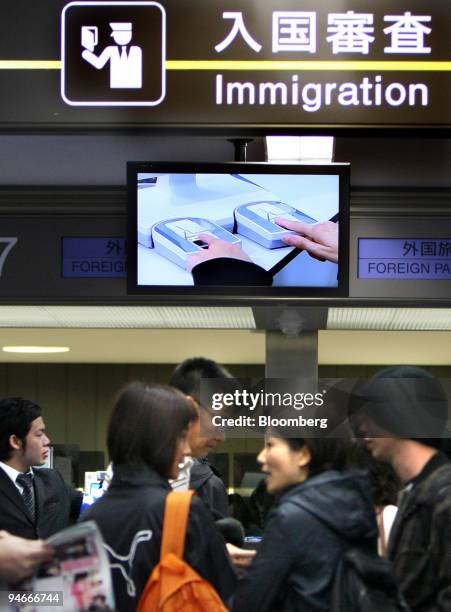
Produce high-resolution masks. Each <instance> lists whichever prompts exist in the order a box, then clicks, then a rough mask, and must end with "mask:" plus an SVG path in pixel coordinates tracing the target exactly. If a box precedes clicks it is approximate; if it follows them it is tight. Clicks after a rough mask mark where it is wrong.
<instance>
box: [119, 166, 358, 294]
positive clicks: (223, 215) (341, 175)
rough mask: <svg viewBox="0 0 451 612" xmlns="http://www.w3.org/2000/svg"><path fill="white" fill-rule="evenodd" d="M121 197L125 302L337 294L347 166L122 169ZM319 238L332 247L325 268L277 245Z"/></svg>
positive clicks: (344, 288)
mask: <svg viewBox="0 0 451 612" xmlns="http://www.w3.org/2000/svg"><path fill="white" fill-rule="evenodd" d="M127 188H128V224H129V231H128V262H129V270H128V291H129V293H138V294H152V295H154V296H160V298H167V299H168V301H169V302H171V301H172V302H173V301H175V300H177V302H178V303H182V302H184V303H187V302H190V301H193V300H195V299H196V298H197V299H198V300H197V301H199V298H200V299H201V300H202V301H205V303H211V302H212V301H216V302H222V303H226V302H228V301H230V300H235V301H236V300H237V299H238V298H243V299H244V300H246V301H247V302H248V303H251V302H253V301H255V302H259V301H261V300H268V299H269V300H271V299H280V298H303V297H310V296H333V297H342V296H346V295H347V292H348V240H349V165H348V164H321V165H304V164H289V165H286V164H284V165H282V164H270V163H246V162H242V163H240V162H238V163H223V164H218V163H200V162H198V163H191V162H129V163H128V176H127ZM284 225H289V226H290V227H284ZM293 228H295V229H296V230H297V231H295V229H293ZM321 230H323V233H324V230H326V235H325V236H324V235H323V237H322V238H321V240H324V241H325V244H326V243H332V244H333V243H334V242H335V243H336V242H337V241H338V247H337V248H334V247H332V248H329V249H328V254H330V256H328V258H327V259H326V260H325V261H324V260H322V259H321V258H315V257H313V256H312V255H311V254H309V252H308V251H307V250H305V249H304V248H297V247H296V246H293V245H290V244H287V242H286V240H288V241H290V240H292V239H293V237H294V238H296V237H298V238H299V237H301V236H302V237H303V238H306V237H307V238H308V239H309V240H310V239H312V237H313V238H314V240H317V241H318V240H320V238H319V236H321ZM298 246H299V244H298ZM160 301H161V300H160Z"/></svg>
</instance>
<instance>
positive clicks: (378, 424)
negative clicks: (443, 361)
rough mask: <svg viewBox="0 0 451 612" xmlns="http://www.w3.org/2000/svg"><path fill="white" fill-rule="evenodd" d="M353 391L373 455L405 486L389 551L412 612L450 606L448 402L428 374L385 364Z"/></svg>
mask: <svg viewBox="0 0 451 612" xmlns="http://www.w3.org/2000/svg"><path fill="white" fill-rule="evenodd" d="M359 387H360V388H356V389H355V390H354V392H353V394H352V396H351V402H350V414H351V417H352V418H356V415H357V419H358V422H359V427H360V430H361V433H362V435H363V436H364V437H365V443H366V445H367V446H368V448H369V449H370V450H371V453H372V455H373V457H375V458H376V459H380V460H383V461H386V462H388V463H390V464H391V465H392V467H393V468H394V470H395V472H396V473H397V475H398V476H399V478H400V479H401V481H402V483H403V485H404V488H403V490H402V491H401V494H400V500H399V510H398V513H397V516H396V519H395V522H394V525H393V527H392V530H391V533H390V539H389V542H388V557H389V558H390V559H391V560H392V562H393V564H394V572H395V575H396V578H397V580H398V582H399V585H400V588H401V590H402V592H403V594H404V596H405V598H406V601H407V603H408V604H409V606H410V608H411V609H412V610H413V611H417V612H420V611H426V610H427V611H428V612H432V611H437V612H438V611H443V612H445V610H451V554H450V550H451V463H450V461H449V460H448V457H447V456H446V454H445V453H443V452H442V450H441V449H442V448H443V447H444V445H445V444H446V443H447V435H448V434H447V420H448V401H447V396H446V393H445V391H444V389H443V387H442V385H441V384H440V382H439V381H438V380H437V379H435V378H434V377H433V376H432V375H431V374H430V373H428V372H427V371H426V370H423V369H422V368H416V367H410V366H397V367H390V368H387V369H385V370H383V371H382V372H380V373H378V374H377V375H376V376H374V377H373V378H372V379H371V380H370V381H368V382H367V383H365V384H364V385H359Z"/></svg>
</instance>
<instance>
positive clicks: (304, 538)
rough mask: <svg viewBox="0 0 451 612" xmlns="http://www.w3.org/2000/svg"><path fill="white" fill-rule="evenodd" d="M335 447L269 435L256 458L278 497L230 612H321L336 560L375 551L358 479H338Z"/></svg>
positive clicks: (369, 511) (342, 449)
mask: <svg viewBox="0 0 451 612" xmlns="http://www.w3.org/2000/svg"><path fill="white" fill-rule="evenodd" d="M346 460H347V452H346V445H345V443H344V442H343V441H342V440H339V439H331V438H329V439H321V438H319V439H314V438H304V439H302V438H290V437H286V432H283V431H281V432H278V431H277V430H274V429H273V430H271V431H270V432H269V434H267V437H266V444H265V447H264V449H263V450H262V451H261V453H260V455H259V456H258V461H259V463H260V464H261V465H262V471H263V472H264V473H265V474H266V485H267V488H268V491H269V492H270V493H276V494H278V495H279V496H280V498H279V500H278V502H277V503H276V505H275V506H274V507H273V509H272V510H271V512H270V514H269V516H268V522H267V524H266V527H265V531H264V534H263V540H262V543H261V545H260V547H259V549H258V552H257V555H256V557H255V559H254V561H253V563H252V565H251V566H250V568H249V570H248V572H247V575H246V577H245V578H244V579H243V580H242V581H241V582H240V584H239V586H238V590H237V592H236V594H235V596H234V598H233V601H232V610H233V612H247V611H248V610H258V611H259V612H268V611H270V610H271V611H272V610H277V611H283V612H320V611H321V612H325V611H327V610H328V609H329V601H330V596H331V590H332V584H333V579H334V575H335V571H336V569H337V566H338V564H339V561H340V558H341V555H342V553H343V551H344V550H346V549H347V548H349V547H355V546H358V547H359V548H365V549H367V550H373V551H375V550H376V542H377V525H376V519H375V515H374V511H373V504H372V499H371V495H370V491H369V484H368V480H367V477H366V475H365V474H364V473H363V472H358V471H346V470H345V465H346Z"/></svg>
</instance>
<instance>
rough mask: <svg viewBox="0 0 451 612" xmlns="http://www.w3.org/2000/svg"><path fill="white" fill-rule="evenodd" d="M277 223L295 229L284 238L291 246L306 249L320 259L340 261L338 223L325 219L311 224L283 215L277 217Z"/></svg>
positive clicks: (312, 255)
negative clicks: (293, 232)
mask: <svg viewBox="0 0 451 612" xmlns="http://www.w3.org/2000/svg"><path fill="white" fill-rule="evenodd" d="M275 222H276V223H277V225H280V226H281V227H285V228H286V229H289V230H293V231H295V232H296V233H297V234H298V235H295V234H291V235H289V236H285V237H284V238H282V240H283V241H284V242H285V244H288V245H289V246H294V247H296V248H298V249H304V251H307V253H308V254H309V255H310V256H311V257H314V258H315V259H319V260H320V261H326V260H327V261H332V262H333V263H338V223H334V222H333V221H324V222H323V223H315V225H309V224H308V223H302V221H290V220H288V219H284V218H283V217H277V219H275Z"/></svg>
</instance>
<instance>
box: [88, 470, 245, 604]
mask: <svg viewBox="0 0 451 612" xmlns="http://www.w3.org/2000/svg"><path fill="white" fill-rule="evenodd" d="M170 490H171V487H170V485H169V483H168V481H167V479H165V478H163V477H162V476H160V475H159V474H157V473H156V472H154V471H152V470H148V469H145V468H143V469H133V468H130V467H128V466H114V476H113V480H112V482H111V485H110V487H109V488H108V491H107V492H106V493H105V495H104V496H103V497H102V498H101V499H99V500H98V501H97V502H96V503H95V504H94V505H93V506H91V508H89V509H88V510H87V512H86V513H85V514H83V519H82V520H94V521H96V523H97V524H98V526H99V528H100V531H101V532H102V536H103V539H104V541H105V548H106V549H107V551H108V553H109V557H110V566H111V569H112V578H113V586H114V594H115V598H116V608H117V610H118V611H119V612H132V611H133V610H135V609H136V607H137V605H138V602H139V598H140V596H141V593H142V591H143V589H144V586H145V584H146V582H147V579H148V578H149V576H150V574H151V572H152V570H153V568H154V567H155V566H156V565H157V563H158V562H159V560H160V546H161V535H162V531H163V513H164V505H165V500H166V496H167V494H168V493H169V492H170ZM184 558H185V560H186V561H187V562H188V563H189V564H190V565H191V566H192V567H193V568H194V569H195V570H196V571H197V572H198V573H199V574H200V575H201V576H203V577H204V578H205V579H206V580H208V581H209V582H211V584H213V586H214V587H215V588H216V589H217V591H218V593H219V595H220V596H221V597H222V598H223V599H227V598H228V597H229V596H230V595H231V594H232V592H233V590H234V588H235V580H236V576H235V571H234V569H233V567H232V565H231V562H230V559H229V556H228V554H227V551H226V548H225V544H224V539H223V537H222V536H221V534H220V533H219V532H218V530H217V528H216V526H215V524H214V522H213V519H212V518H211V516H210V514H209V513H208V511H207V510H206V509H205V507H204V504H203V503H202V502H201V501H200V500H199V499H197V498H196V497H194V498H193V501H192V505H191V511H190V516H189V523H188V531H187V538H186V543H185V555H184Z"/></svg>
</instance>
